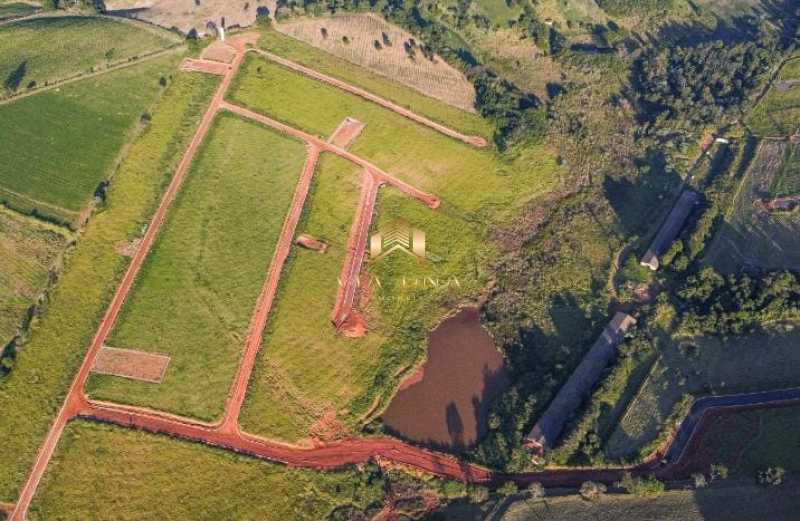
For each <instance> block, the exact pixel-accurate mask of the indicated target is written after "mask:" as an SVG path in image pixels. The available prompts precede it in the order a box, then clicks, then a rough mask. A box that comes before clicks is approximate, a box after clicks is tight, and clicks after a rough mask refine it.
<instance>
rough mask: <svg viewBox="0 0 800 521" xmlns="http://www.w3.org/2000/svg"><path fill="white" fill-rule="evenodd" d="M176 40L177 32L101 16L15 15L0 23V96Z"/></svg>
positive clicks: (88, 70) (160, 46)
mask: <svg viewBox="0 0 800 521" xmlns="http://www.w3.org/2000/svg"><path fill="white" fill-rule="evenodd" d="M179 42H180V38H179V37H178V36H177V35H175V34H172V33H169V32H168V31H164V30H161V29H156V28H154V27H149V26H146V25H144V24H141V25H139V24H135V23H130V22H123V21H120V20H114V19H112V18H105V17H96V16H52V17H41V18H40V17H37V18H32V19H28V20H20V21H19V22H14V23H11V24H9V25H7V26H5V27H0V49H2V52H0V81H3V88H2V89H0V97H3V96H6V95H8V94H13V93H15V92H22V91H25V90H27V89H29V88H31V87H42V86H44V85H46V84H47V83H52V82H53V81H56V80H60V79H65V78H70V77H73V76H75V75H77V74H82V73H87V72H91V71H92V70H93V69H94V70H96V69H98V68H102V67H105V66H108V65H110V64H115V63H121V62H125V61H128V60H129V59H131V58H135V57H137V56H142V55H144V54H148V53H151V52H153V51H156V50H159V49H163V48H166V47H168V46H170V45H175V44H177V43H179ZM31 82H34V84H33V85H32V84H31Z"/></svg>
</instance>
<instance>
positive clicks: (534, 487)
mask: <svg viewBox="0 0 800 521" xmlns="http://www.w3.org/2000/svg"><path fill="white" fill-rule="evenodd" d="M545 494H546V491H545V489H544V485H542V484H541V483H539V482H538V481H536V482H533V483H531V485H530V486H529V487H528V499H529V500H530V501H539V500H540V499H544V496H545Z"/></svg>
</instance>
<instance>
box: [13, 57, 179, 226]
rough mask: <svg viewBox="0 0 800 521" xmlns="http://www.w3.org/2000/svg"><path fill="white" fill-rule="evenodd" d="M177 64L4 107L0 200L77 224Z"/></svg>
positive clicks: (122, 73) (144, 67)
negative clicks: (78, 218)
mask: <svg viewBox="0 0 800 521" xmlns="http://www.w3.org/2000/svg"><path fill="white" fill-rule="evenodd" d="M179 58H180V57H179V56H178V55H171V56H165V57H162V58H157V59H155V60H152V61H149V62H146V63H143V64H141V65H137V66H135V67H131V68H127V69H123V70H119V71H115V72H111V73H109V74H106V75H102V76H97V77H94V78H90V79H87V80H84V81H80V82H77V83H73V84H71V85H67V86H64V87H62V88H60V89H58V90H57V91H55V90H54V91H49V92H43V93H41V94H38V95H36V96H31V97H29V98H25V99H21V100H18V101H16V102H13V103H11V104H8V105H3V106H0V135H2V136H4V137H3V146H2V147H0V200H6V201H7V202H8V204H10V205H11V206H14V207H19V208H20V209H21V210H27V211H30V210H31V209H36V211H37V212H38V213H40V214H44V215H49V216H51V217H55V218H57V219H60V220H64V221H67V222H71V221H73V220H74V219H75V217H76V216H77V214H78V213H79V212H80V211H81V210H82V209H83V208H84V206H85V205H86V204H87V202H88V201H89V200H90V199H91V197H92V195H93V194H94V191H95V189H96V188H97V186H98V184H99V183H100V182H101V181H103V180H104V179H106V178H107V177H108V175H109V174H110V173H111V172H110V171H111V169H112V167H113V165H114V161H115V159H116V158H117V157H118V156H119V154H120V151H121V150H122V148H123V146H124V145H125V143H126V142H128V141H129V140H130V138H131V135H132V132H133V131H134V130H136V129H137V127H138V126H139V125H140V118H141V116H142V114H143V113H144V112H146V111H147V110H148V109H149V107H150V106H151V105H152V104H153V102H154V101H155V99H156V97H157V96H158V95H159V93H160V92H161V91H162V90H163V89H162V87H161V86H160V85H159V78H161V77H162V76H165V77H169V76H170V75H171V74H173V73H174V70H175V68H176V66H177V64H178V60H179ZM8 191H11V193H10V194H9V192H8Z"/></svg>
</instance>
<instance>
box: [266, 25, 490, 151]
mask: <svg viewBox="0 0 800 521" xmlns="http://www.w3.org/2000/svg"><path fill="white" fill-rule="evenodd" d="M258 43H259V45H260V46H261V47H262V48H264V49H267V50H269V51H271V52H273V53H275V54H278V55H280V56H283V57H285V58H288V59H290V60H292V61H295V62H297V63H301V64H303V65H305V66H306V67H310V68H312V69H314V70H317V71H319V72H322V73H324V74H327V75H329V76H333V77H335V78H339V79H340V80H344V81H346V82H348V83H351V84H353V85H356V86H358V87H361V88H362V89H365V90H367V91H370V92H373V93H375V94H378V95H379V96H382V97H384V98H386V99H388V100H391V101H393V102H394V103H396V104H398V105H401V106H403V107H406V108H409V109H411V110H413V111H415V112H417V113H419V114H422V115H424V116H426V117H428V118H430V119H432V120H434V121H438V122H439V123H443V124H445V125H449V126H451V127H453V128H455V129H456V130H460V131H461V132H464V133H467V134H477V135H481V136H484V137H487V138H488V137H490V135H491V133H492V125H491V123H489V122H488V121H486V120H485V119H483V118H481V117H480V116H478V115H477V114H472V113H470V112H465V111H463V110H460V109H457V108H455V107H453V106H451V105H447V104H444V103H441V102H440V101H437V100H435V99H434V98H431V97H429V96H425V95H423V94H421V93H419V92H418V91H416V90H413V89H409V88H406V87H404V86H403V85H401V84H400V83H396V82H394V81H391V80H390V79H388V78H385V77H383V76H380V75H378V74H375V73H374V72H370V71H368V70H367V69H365V68H362V67H359V66H358V65H354V64H353V63H350V62H348V61H347V60H344V59H342V58H338V57H336V56H334V55H332V54H328V53H327V52H324V51H321V50H319V49H316V48H314V47H312V46H310V45H308V44H306V43H303V42H301V41H299V40H295V39H294V38H290V37H288V36H286V35H283V34H281V33H279V32H277V31H271V30H267V31H263V32H262V34H261V39H260V40H259V42H258Z"/></svg>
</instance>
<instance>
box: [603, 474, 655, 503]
mask: <svg viewBox="0 0 800 521" xmlns="http://www.w3.org/2000/svg"><path fill="white" fill-rule="evenodd" d="M614 486H616V487H619V488H621V489H624V490H625V491H626V492H627V493H628V494H633V495H634V496H638V497H657V496H660V495H661V494H662V493H663V492H664V484H663V483H662V482H660V481H659V480H657V479H656V478H655V476H647V477H644V478H634V477H633V476H632V475H631V473H630V472H626V473H624V474H623V475H622V479H621V480H619V481H618V482H616V483H614Z"/></svg>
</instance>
